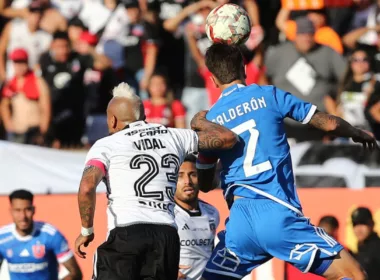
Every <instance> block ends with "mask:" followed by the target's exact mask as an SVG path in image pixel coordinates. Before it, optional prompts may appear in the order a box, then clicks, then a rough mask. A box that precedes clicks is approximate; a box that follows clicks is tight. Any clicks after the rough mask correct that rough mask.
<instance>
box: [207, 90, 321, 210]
mask: <svg viewBox="0 0 380 280" xmlns="http://www.w3.org/2000/svg"><path fill="white" fill-rule="evenodd" d="M315 110H316V107H315V106H314V105H312V104H310V103H308V102H305V101H302V100H300V99H298V98H297V97H295V96H293V95H291V94H290V93H288V92H284V91H282V90H280V89H278V88H276V87H274V86H258V85H255V84H253V85H250V86H243V85H234V86H232V87H230V88H228V89H226V90H225V91H224V92H223V93H222V95H221V97H220V99H219V100H218V101H217V103H216V104H215V105H214V106H213V107H212V108H211V109H210V111H209V112H208V113H207V119H208V120H211V121H213V122H216V123H218V124H220V125H223V126H225V127H227V128H229V129H231V130H232V131H234V132H235V133H236V134H238V135H239V138H240V141H239V142H238V143H237V144H236V145H235V147H234V148H233V149H231V150H228V151H221V152H216V153H217V154H214V155H215V156H216V157H218V158H220V160H221V162H222V166H223V176H222V187H223V189H224V191H225V192H229V193H233V194H234V195H237V196H242V197H250V198H255V197H257V196H258V195H260V194H258V193H261V194H263V193H265V194H267V195H269V196H271V197H274V198H277V199H280V200H282V201H285V202H287V203H290V204H291V205H292V206H294V207H296V208H297V209H300V207H301V206H300V203H299V200H298V197H297V193H296V191H295V186H294V178H293V171H292V162H291V157H290V149H289V145H288V142H287V138H286V135H285V129H284V121H283V120H284V119H285V118H286V117H290V118H292V119H294V120H296V121H299V122H302V123H308V122H309V121H310V119H311V117H312V116H313V114H314V112H315ZM236 184H237V185H236ZM241 185H244V186H251V187H254V188H255V190H256V192H255V191H252V189H251V190H250V189H248V188H246V187H244V186H241ZM231 186H232V188H231V189H230V187H231Z"/></svg>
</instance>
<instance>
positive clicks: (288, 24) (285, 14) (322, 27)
mask: <svg viewBox="0 0 380 280" xmlns="http://www.w3.org/2000/svg"><path fill="white" fill-rule="evenodd" d="M289 16H290V11H289V10H286V9H281V11H280V12H279V14H278V15H277V19H276V25H277V27H278V29H280V30H281V31H282V32H284V33H285V35H286V38H287V39H288V40H291V41H294V40H295V37H296V33H297V25H296V22H295V21H294V20H289ZM307 17H308V18H309V19H310V20H311V21H312V22H313V24H314V28H315V34H314V40H315V42H316V43H317V44H321V45H325V46H328V47H330V48H332V49H334V50H335V51H336V52H338V53H340V54H342V53H343V45H342V42H341V40H340V37H339V35H338V34H337V33H336V32H335V31H334V29H332V28H331V27H329V26H328V25H327V18H326V10H324V9H320V10H311V11H308V12H307Z"/></svg>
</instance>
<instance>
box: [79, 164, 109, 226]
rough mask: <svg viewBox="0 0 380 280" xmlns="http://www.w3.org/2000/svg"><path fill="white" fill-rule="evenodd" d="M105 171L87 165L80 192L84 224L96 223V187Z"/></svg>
mask: <svg viewBox="0 0 380 280" xmlns="http://www.w3.org/2000/svg"><path fill="white" fill-rule="evenodd" d="M103 176H104V174H103V171H102V170H101V169H100V168H99V167H97V166H93V165H89V166H86V168H85V169H84V172H83V176H82V180H81V182H80V186H79V192H78V204H79V213H80V218H81V221H82V226H83V227H85V228H90V227H92V226H93V223H94V213H95V204H96V187H97V186H98V184H99V183H100V181H101V180H102V178H103Z"/></svg>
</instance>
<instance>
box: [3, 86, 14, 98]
mask: <svg viewBox="0 0 380 280" xmlns="http://www.w3.org/2000/svg"><path fill="white" fill-rule="evenodd" d="M13 94H14V91H13V90H12V88H11V87H10V86H9V84H7V85H5V86H4V88H3V90H2V91H1V96H2V97H4V98H11V97H12V96H13Z"/></svg>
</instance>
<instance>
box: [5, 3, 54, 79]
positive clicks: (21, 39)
mask: <svg viewBox="0 0 380 280" xmlns="http://www.w3.org/2000/svg"><path fill="white" fill-rule="evenodd" d="M42 12H43V7H42V6H41V5H40V4H39V3H38V2H32V3H31V4H30V5H29V8H28V12H27V17H26V19H25V20H22V19H14V20H12V21H10V22H9V23H8V24H7V25H6V26H5V28H4V30H3V33H2V35H1V39H0V80H1V81H4V80H5V79H6V78H11V77H13V68H12V63H11V61H9V60H8V61H6V62H5V61H4V58H5V57H6V56H5V54H6V53H8V54H9V53H11V52H12V50H13V49H15V48H24V49H25V50H27V52H28V55H29V66H30V67H31V68H32V69H33V68H34V67H35V66H36V64H37V63H38V59H39V57H40V55H41V54H42V53H43V52H45V51H46V50H47V49H48V48H49V45H50V42H51V36H50V35H49V34H48V33H46V32H45V31H42V30H39V24H40V20H41V15H42Z"/></svg>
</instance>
